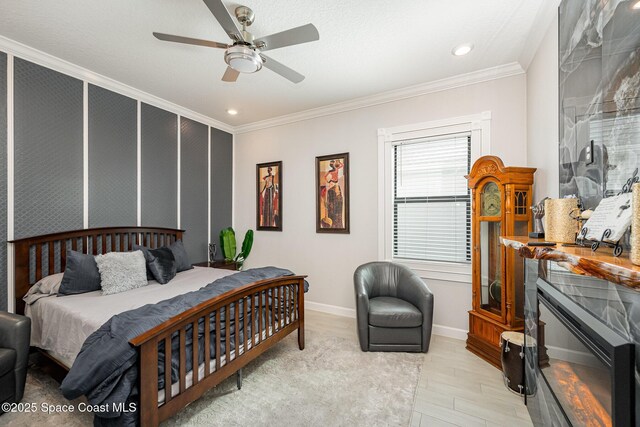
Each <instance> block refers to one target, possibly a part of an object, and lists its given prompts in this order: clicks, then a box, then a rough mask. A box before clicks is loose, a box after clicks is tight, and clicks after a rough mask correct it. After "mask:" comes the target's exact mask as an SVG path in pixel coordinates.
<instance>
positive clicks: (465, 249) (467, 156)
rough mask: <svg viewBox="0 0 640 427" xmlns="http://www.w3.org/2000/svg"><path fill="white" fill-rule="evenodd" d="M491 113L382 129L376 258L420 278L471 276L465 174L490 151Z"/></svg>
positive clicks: (468, 197) (463, 278)
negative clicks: (409, 270)
mask: <svg viewBox="0 0 640 427" xmlns="http://www.w3.org/2000/svg"><path fill="white" fill-rule="evenodd" d="M490 122H491V113H490V112H485V113H482V114H477V115H473V116H465V117H459V118H454V119H448V120H440V121H435V122H429V123H419V124H415V125H408V126H400V127H395V128H387V129H379V130H378V147H379V151H378V153H379V166H378V169H379V178H378V194H379V203H378V205H379V215H378V228H379V238H378V242H379V243H378V256H379V259H383V260H389V261H394V262H400V263H403V264H405V265H408V266H409V267H410V268H412V269H413V270H415V271H417V272H418V273H420V275H421V277H424V278H434V279H440V280H448V281H457V282H464V283H469V282H470V281H471V265H470V261H471V193H470V191H469V189H468V188H467V180H466V178H465V175H467V174H468V173H469V170H470V168H471V166H472V165H473V162H474V161H475V160H476V159H477V158H479V157H480V156H482V155H485V154H489V153H490V140H489V137H490Z"/></svg>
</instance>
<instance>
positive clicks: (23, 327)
mask: <svg viewBox="0 0 640 427" xmlns="http://www.w3.org/2000/svg"><path fill="white" fill-rule="evenodd" d="M30 338H31V319H29V318H28V317H26V316H20V315H17V314H12V313H7V312H0V403H5V402H9V403H17V402H20V400H22V396H23V395H24V384H25V381H26V379H27V362H28V359H29V340H30Z"/></svg>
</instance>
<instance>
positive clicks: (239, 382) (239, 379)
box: [236, 368, 242, 390]
mask: <svg viewBox="0 0 640 427" xmlns="http://www.w3.org/2000/svg"><path fill="white" fill-rule="evenodd" d="M236 385H237V386H238V390H241V389H242V368H240V369H238V371H237V372H236Z"/></svg>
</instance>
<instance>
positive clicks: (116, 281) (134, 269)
mask: <svg viewBox="0 0 640 427" xmlns="http://www.w3.org/2000/svg"><path fill="white" fill-rule="evenodd" d="M95 258H96V264H97V265H98V270H99V271H100V277H101V279H102V280H101V285H102V294H103V295H111V294H117V293H119V292H125V291H129V290H131V289H136V288H140V287H142V286H146V285H147V284H148V283H149V282H147V263H146V261H145V258H144V254H143V253H142V251H134V252H109V253H107V254H104V255H96V257H95Z"/></svg>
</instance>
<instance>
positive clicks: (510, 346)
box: [500, 331, 535, 395]
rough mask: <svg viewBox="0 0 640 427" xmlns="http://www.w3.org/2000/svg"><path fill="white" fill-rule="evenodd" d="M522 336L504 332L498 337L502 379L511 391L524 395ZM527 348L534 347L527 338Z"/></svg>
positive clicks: (520, 333) (529, 338)
mask: <svg viewBox="0 0 640 427" xmlns="http://www.w3.org/2000/svg"><path fill="white" fill-rule="evenodd" d="M524 341H525V340H524V334H523V333H522V332H513V331H505V332H503V333H502V335H500V349H501V350H502V351H501V353H500V359H501V360H502V378H503V379H504V384H505V386H507V387H508V388H509V389H510V390H511V391H513V392H514V393H517V394H519V395H523V394H524V389H525V388H524V346H525V342H524ZM526 344H527V346H528V347H533V346H535V340H534V339H533V338H531V337H527V343H526Z"/></svg>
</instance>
